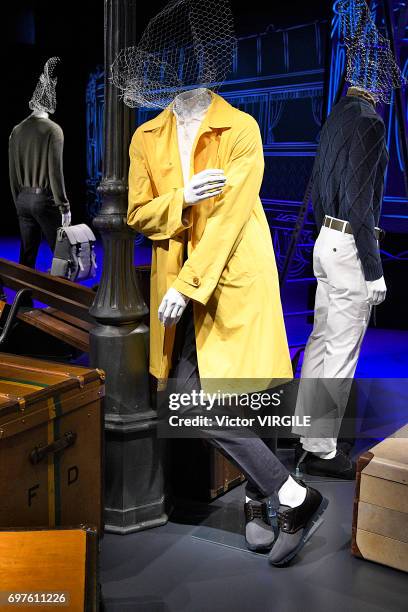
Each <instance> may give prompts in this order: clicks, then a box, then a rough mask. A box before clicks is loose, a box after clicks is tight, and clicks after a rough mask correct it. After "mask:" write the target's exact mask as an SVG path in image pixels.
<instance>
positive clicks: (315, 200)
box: [312, 156, 324, 231]
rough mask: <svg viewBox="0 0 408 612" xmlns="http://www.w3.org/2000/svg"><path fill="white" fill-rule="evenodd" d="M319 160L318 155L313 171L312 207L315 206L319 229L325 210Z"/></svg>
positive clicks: (315, 216)
mask: <svg viewBox="0 0 408 612" xmlns="http://www.w3.org/2000/svg"><path fill="white" fill-rule="evenodd" d="M317 162H318V158H317V156H316V161H315V163H314V166H313V172H312V183H313V186H312V207H313V214H314V218H315V221H316V227H317V230H318V231H319V230H320V228H321V227H322V225H323V219H324V210H323V206H322V198H321V195H320V184H319V174H318V172H317V166H318V163H317Z"/></svg>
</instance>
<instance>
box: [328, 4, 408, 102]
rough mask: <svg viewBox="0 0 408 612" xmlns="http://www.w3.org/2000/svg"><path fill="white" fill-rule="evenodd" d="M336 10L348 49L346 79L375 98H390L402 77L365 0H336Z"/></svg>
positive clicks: (387, 100)
mask: <svg viewBox="0 0 408 612" xmlns="http://www.w3.org/2000/svg"><path fill="white" fill-rule="evenodd" d="M336 10H337V12H338V14H339V17H340V23H341V31H342V34H343V37H344V42H345V45H346V51H347V75H346V78H347V81H348V82H349V83H350V84H351V85H352V86H354V87H356V88H357V90H360V91H365V92H368V93H369V95H370V96H372V98H374V100H375V102H390V100H391V94H392V90H393V89H394V88H396V87H401V84H402V83H403V82H404V81H405V79H404V78H403V77H402V75H401V71H400V69H399V67H398V65H397V63H396V61H395V59H394V56H393V54H392V51H391V47H390V43H389V41H388V40H387V39H386V38H384V36H382V34H380V32H379V31H378V29H377V26H376V25H375V23H374V21H373V19H372V17H371V13H370V9H369V8H368V6H367V4H366V2H365V0H339V1H338V3H337V5H336Z"/></svg>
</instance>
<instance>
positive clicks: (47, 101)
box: [28, 57, 60, 117]
mask: <svg viewBox="0 0 408 612" xmlns="http://www.w3.org/2000/svg"><path fill="white" fill-rule="evenodd" d="M59 61H60V59H59V57H50V59H49V60H47V61H46V63H45V65H44V70H43V72H42V74H41V75H40V78H39V79H38V82H37V85H36V87H35V89H34V92H33V95H32V96H31V100H30V102H29V104H28V106H29V107H30V108H31V110H32V111H34V113H33V114H36V115H37V116H39V115H38V113H43V114H45V115H46V116H47V117H48V113H54V112H55V109H56V106H57V99H56V85H57V78H56V77H55V76H54V74H55V67H56V65H57V63H58V62H59Z"/></svg>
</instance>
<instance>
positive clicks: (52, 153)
mask: <svg viewBox="0 0 408 612" xmlns="http://www.w3.org/2000/svg"><path fill="white" fill-rule="evenodd" d="M63 150H64V133H63V131H62V130H61V128H60V127H59V126H58V125H55V126H53V133H52V136H51V139H50V144H49V148H48V168H49V180H50V186H51V191H52V194H53V197H54V202H55V204H57V205H58V206H59V207H60V209H65V211H67V210H69V202H68V198H67V194H66V193H65V183H64V171H63V161H62V156H63Z"/></svg>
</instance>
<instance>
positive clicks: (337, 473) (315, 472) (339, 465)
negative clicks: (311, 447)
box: [299, 451, 356, 480]
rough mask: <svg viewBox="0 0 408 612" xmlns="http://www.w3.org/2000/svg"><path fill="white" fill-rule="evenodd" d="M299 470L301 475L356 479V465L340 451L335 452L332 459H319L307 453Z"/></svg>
mask: <svg viewBox="0 0 408 612" xmlns="http://www.w3.org/2000/svg"><path fill="white" fill-rule="evenodd" d="M299 468H300V470H301V471H302V472H303V473H306V474H310V475H311V476H326V477H329V478H342V479H343V480H354V478H355V477H356V464H355V463H354V461H352V460H351V459H350V457H348V456H347V455H345V454H344V453H343V452H342V451H337V453H336V456H335V457H333V459H320V457H317V456H316V455H313V453H308V454H307V455H306V457H305V459H304V460H303V461H302V463H300V464H299Z"/></svg>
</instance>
